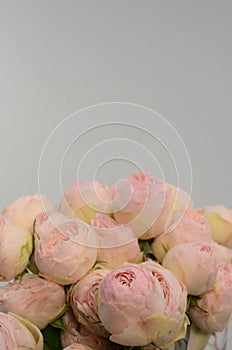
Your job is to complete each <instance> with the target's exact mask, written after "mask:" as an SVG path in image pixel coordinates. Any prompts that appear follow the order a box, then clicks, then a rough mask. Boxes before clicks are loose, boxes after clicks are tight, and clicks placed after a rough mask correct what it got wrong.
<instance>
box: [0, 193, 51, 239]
mask: <svg viewBox="0 0 232 350" xmlns="http://www.w3.org/2000/svg"><path fill="white" fill-rule="evenodd" d="M52 209H53V208H52V205H51V203H50V202H49V201H48V200H47V198H46V197H44V196H40V195H38V194H35V195H33V196H24V197H20V198H19V199H17V200H16V201H15V202H14V203H12V204H10V205H8V206H7V207H6V208H5V209H4V211H3V214H4V215H5V216H6V217H8V218H10V219H12V220H14V221H15V222H17V223H18V224H20V225H22V226H24V227H25V228H26V229H27V230H29V231H30V233H33V230H34V228H33V225H34V221H35V218H36V216H37V215H39V214H40V213H41V212H43V211H44V210H46V211H49V210H52Z"/></svg>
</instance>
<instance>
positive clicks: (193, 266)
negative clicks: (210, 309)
mask: <svg viewBox="0 0 232 350" xmlns="http://www.w3.org/2000/svg"><path fill="white" fill-rule="evenodd" d="M193 262H194V263H193ZM162 265H163V267H165V268H166V269H168V270H169V271H171V272H172V273H173V274H174V275H175V276H176V277H178V279H179V280H181V281H182V282H183V283H184V284H185V286H186V287H187V291H188V294H192V295H201V294H203V293H205V292H206V291H207V290H208V289H209V288H210V287H211V286H212V284H213V283H214V280H215V278H216V275H217V270H218V266H219V261H218V259H217V257H216V254H215V253H214V248H213V246H212V245H211V244H210V243H207V242H204V241H200V242H199V241H198V242H190V243H182V244H178V245H176V246H174V247H173V248H171V249H170V250H169V251H168V253H167V254H166V255H165V257H164V260H163V263H162Z"/></svg>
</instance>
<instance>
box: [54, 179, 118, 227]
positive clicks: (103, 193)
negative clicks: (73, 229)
mask: <svg viewBox="0 0 232 350" xmlns="http://www.w3.org/2000/svg"><path fill="white" fill-rule="evenodd" d="M112 196H113V194H112V190H111V189H110V188H108V187H107V186H106V185H102V184H100V183H99V182H97V181H93V182H74V183H73V184H72V185H71V186H69V187H68V188H67V189H66V190H65V192H64V197H63V199H62V201H61V203H60V208H59V210H60V212H61V213H62V214H64V215H66V216H68V217H72V216H76V217H78V218H79V219H80V220H82V221H84V222H86V223H88V224H89V223H90V220H91V219H92V218H93V217H94V216H95V215H96V214H97V213H98V212H105V213H111V211H112Z"/></svg>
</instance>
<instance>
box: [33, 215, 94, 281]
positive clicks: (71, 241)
mask: <svg viewBox="0 0 232 350" xmlns="http://www.w3.org/2000/svg"><path fill="white" fill-rule="evenodd" d="M89 235H90V236H91V235H92V232H91V230H90V228H89V226H87V225H78V223H77V222H76V221H69V222H65V223H63V224H59V225H58V226H57V228H54V229H52V230H51V231H50V234H49V235H48V236H45V237H44V238H42V239H40V240H39V239H37V240H36V246H35V256H34V258H35V262H36V265H37V267H38V269H39V273H40V275H41V276H43V277H45V278H46V279H49V280H51V281H54V282H57V283H59V284H63V285H66V284H71V283H75V282H77V281H78V280H79V279H81V278H82V277H83V276H84V275H85V274H86V273H87V272H88V271H89V270H90V269H91V267H92V266H93V265H94V263H95V261H96V257H97V249H95V248H92V247H90V246H88V245H84V244H83V242H84V237H85V236H86V242H88V236H89ZM78 237H80V243H79V242H78Z"/></svg>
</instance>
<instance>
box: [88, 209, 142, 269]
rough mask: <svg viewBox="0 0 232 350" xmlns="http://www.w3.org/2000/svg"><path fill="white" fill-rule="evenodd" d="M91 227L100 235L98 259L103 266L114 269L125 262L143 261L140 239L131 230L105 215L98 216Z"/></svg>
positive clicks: (92, 221)
mask: <svg viewBox="0 0 232 350" xmlns="http://www.w3.org/2000/svg"><path fill="white" fill-rule="evenodd" d="M91 225H93V226H95V228H96V229H97V234H98V244H99V249H98V258H97V260H99V261H100V262H101V265H103V266H106V267H108V268H114V267H116V266H119V265H122V264H123V263H124V262H139V261H141V251H140V248H139V244H138V238H137V237H136V236H135V234H134V232H133V231H132V230H131V229H130V228H129V227H125V226H122V225H119V224H117V222H116V221H115V220H114V219H112V218H110V217H109V216H108V215H105V214H97V215H96V216H95V217H94V218H93V219H92V220H91Z"/></svg>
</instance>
